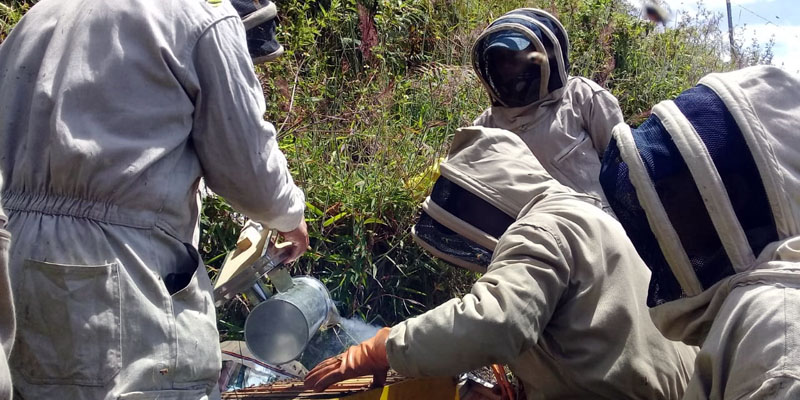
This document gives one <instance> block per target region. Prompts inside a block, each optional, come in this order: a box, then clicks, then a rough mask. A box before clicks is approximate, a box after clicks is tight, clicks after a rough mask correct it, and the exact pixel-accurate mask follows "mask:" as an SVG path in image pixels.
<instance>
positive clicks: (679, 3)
mask: <svg viewBox="0 0 800 400" xmlns="http://www.w3.org/2000/svg"><path fill="white" fill-rule="evenodd" d="M664 3H666V4H668V5H669V7H670V8H671V9H672V11H673V14H675V13H676V12H677V11H680V10H687V11H690V12H691V11H693V10H697V0H664ZM703 6H704V7H705V8H708V9H710V10H713V11H715V12H721V13H723V15H724V13H725V0H705V1H703ZM731 15H732V19H733V25H734V28H736V29H739V30H741V31H742V32H743V34H744V37H745V38H747V39H746V40H747V43H749V41H750V38H756V39H757V40H758V41H759V42H760V43H767V42H768V41H769V40H770V38H771V37H774V38H775V47H774V49H773V51H774V53H775V58H774V59H773V64H775V65H777V66H781V67H783V68H785V69H786V70H789V71H792V72H794V73H800V0H731ZM722 28H723V32H727V30H728V23H727V19H726V18H723V19H722ZM725 37H726V40H727V36H725Z"/></svg>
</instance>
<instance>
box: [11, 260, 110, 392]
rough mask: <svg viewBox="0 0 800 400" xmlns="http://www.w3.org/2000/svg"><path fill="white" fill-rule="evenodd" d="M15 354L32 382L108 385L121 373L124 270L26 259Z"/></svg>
mask: <svg viewBox="0 0 800 400" xmlns="http://www.w3.org/2000/svg"><path fill="white" fill-rule="evenodd" d="M21 279H22V282H21V285H20V289H21V293H19V294H18V295H17V296H15V297H16V299H18V300H19V303H20V304H18V310H17V316H18V321H17V322H18V323H19V330H18V332H17V338H16V343H15V345H14V351H13V353H12V363H13V365H14V368H15V369H16V370H17V371H19V373H20V374H22V376H23V377H24V378H25V379H26V380H27V381H28V382H30V383H34V384H68V385H69V384H72V385H84V386H105V385H106V384H107V383H108V382H109V381H110V380H111V379H112V378H113V377H114V376H115V375H116V374H117V373H118V372H119V370H120V366H121V356H120V348H121V342H120V336H121V333H120V288H119V285H120V282H119V266H118V264H116V263H112V264H105V265H64V264H55V263H49V262H41V261H33V260H25V262H24V263H23V268H22V278H21Z"/></svg>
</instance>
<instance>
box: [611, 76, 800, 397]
mask: <svg viewBox="0 0 800 400" xmlns="http://www.w3.org/2000/svg"><path fill="white" fill-rule="evenodd" d="M614 139H615V140H614V141H613V142H612V144H611V145H610V146H609V151H608V153H606V157H605V160H604V168H603V174H602V175H601V182H602V184H603V188H604V189H605V192H606V195H607V196H608V200H609V201H610V203H611V205H612V206H613V208H614V211H615V212H616V214H617V216H618V217H619V221H620V222H621V223H622V225H623V226H624V228H625V230H626V231H627V232H628V235H629V236H630V237H631V239H632V241H633V243H634V245H635V246H636V249H637V250H638V251H639V254H640V255H641V257H642V259H644V261H645V262H646V263H647V266H648V267H650V269H651V270H652V271H653V275H652V278H651V281H650V295H649V297H648V304H649V305H650V307H652V309H651V314H652V316H653V321H654V322H655V324H656V326H657V327H658V328H659V329H660V330H661V332H663V333H664V335H665V336H667V337H668V338H670V339H673V340H682V341H683V342H685V343H688V344H693V345H700V346H701V350H700V353H699V354H698V356H697V363H696V367H695V371H694V376H693V377H692V380H691V382H690V384H689V387H688V389H687V393H686V397H685V398H687V399H723V398H725V399H744V398H747V399H766V398H770V399H797V398H800V197H799V196H798V194H799V193H800V80H799V79H798V78H797V76H796V75H792V74H790V73H787V72H785V71H783V70H780V69H778V68H775V67H753V68H747V69H743V70H740V71H735V72H729V73H724V74H711V75H708V76H706V77H705V78H703V79H701V80H700V84H699V85H698V86H696V87H695V88H692V89H689V90H687V91H685V92H683V93H682V94H681V95H680V96H678V97H677V98H676V99H675V100H668V101H663V102H661V103H659V104H658V105H656V106H655V107H654V108H653V115H652V116H651V117H650V118H649V119H648V120H647V121H646V122H645V123H644V124H642V125H641V126H639V128H637V129H634V130H631V129H630V128H629V127H628V126H626V125H624V124H621V125H619V126H617V127H616V128H615V129H614Z"/></svg>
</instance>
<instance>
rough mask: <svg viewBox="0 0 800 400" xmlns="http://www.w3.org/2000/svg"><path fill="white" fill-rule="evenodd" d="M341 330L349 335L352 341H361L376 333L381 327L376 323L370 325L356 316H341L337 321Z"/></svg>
mask: <svg viewBox="0 0 800 400" xmlns="http://www.w3.org/2000/svg"><path fill="white" fill-rule="evenodd" d="M339 326H341V328H342V330H344V332H345V334H346V335H349V336H350V337H351V338H352V339H353V341H354V342H356V343H361V342H363V341H365V340H367V339H369V338H371V337H373V336H375V334H376V333H378V330H379V329H381V327H380V326H378V325H370V324H368V323H366V322H364V321H362V320H360V319H358V318H342V320H341V321H340V322H339Z"/></svg>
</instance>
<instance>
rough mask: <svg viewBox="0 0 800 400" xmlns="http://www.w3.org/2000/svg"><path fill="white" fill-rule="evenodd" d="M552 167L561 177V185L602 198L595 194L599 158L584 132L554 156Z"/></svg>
mask: <svg viewBox="0 0 800 400" xmlns="http://www.w3.org/2000/svg"><path fill="white" fill-rule="evenodd" d="M552 165H553V168H555V169H556V170H557V171H558V172H559V175H561V177H560V178H561V179H559V181H560V182H561V183H562V184H564V185H566V186H569V187H570V188H572V189H573V190H575V191H576V192H578V193H584V194H588V195H592V196H595V197H597V198H598V199H600V198H602V196H600V193H597V190H598V189H599V185H600V183H599V180H600V157H599V156H598V155H597V150H595V148H594V145H593V144H592V140H591V139H590V138H589V135H587V134H586V132H582V133H581V134H580V136H578V138H577V139H576V140H575V141H574V142H572V144H570V146H569V147H567V148H566V149H564V151H562V152H561V153H559V154H558V155H556V157H555V159H554V160H553V163H552ZM562 179H563V180H562Z"/></svg>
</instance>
